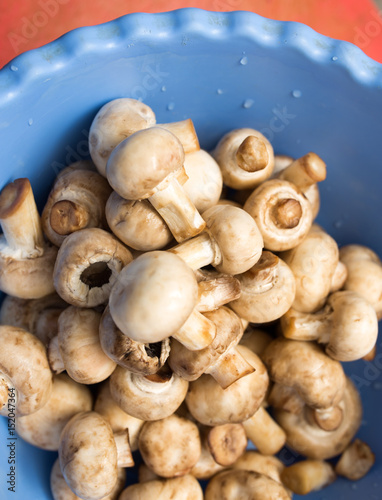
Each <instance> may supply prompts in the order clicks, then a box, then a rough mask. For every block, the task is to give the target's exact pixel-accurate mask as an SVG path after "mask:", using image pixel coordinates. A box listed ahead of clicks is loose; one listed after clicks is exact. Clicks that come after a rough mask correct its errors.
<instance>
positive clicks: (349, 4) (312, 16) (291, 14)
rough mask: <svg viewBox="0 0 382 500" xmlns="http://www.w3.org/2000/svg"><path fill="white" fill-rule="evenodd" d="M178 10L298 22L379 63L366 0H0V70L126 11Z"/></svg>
mask: <svg viewBox="0 0 382 500" xmlns="http://www.w3.org/2000/svg"><path fill="white" fill-rule="evenodd" d="M181 7H199V8H202V9H207V10H216V11H231V10H248V11H252V12H256V13H258V14H260V15H262V16H265V17H269V18H273V19H279V20H284V21H299V22H303V23H305V24H308V25H309V26H311V27H312V28H314V29H315V30H317V31H318V32H320V33H322V34H324V35H328V36H331V37H333V38H339V39H342V40H347V41H349V42H352V43H355V44H356V45H358V46H359V47H360V48H362V49H363V50H364V52H366V54H368V55H369V56H370V57H372V58H374V59H376V60H377V61H380V62H382V14H380V13H379V11H378V9H377V8H376V7H375V5H374V4H373V3H372V2H371V0H252V1H250V0H195V1H192V2H189V1H181V0H166V1H165V0H157V1H153V0H140V1H134V2H131V1H129V0H127V1H126V0H92V1H91V2H90V1H89V2H87V1H84V0H0V67H2V66H3V65H4V64H6V63H7V62H9V61H10V60H11V59H13V57H15V56H17V55H18V54H20V53H21V52H24V51H25V50H28V49H32V48H35V47H39V46H41V45H43V44H45V43H48V42H50V41H51V40H54V39H55V38H57V37H59V36H60V35H62V34H64V33H66V32H67V31H69V30H71V29H73V28H77V27H79V26H88V25H93V24H99V23H102V22H106V21H109V20H111V19H115V18H117V17H120V16H122V15H124V14H128V13H130V12H163V11H168V10H172V9H177V8H181Z"/></svg>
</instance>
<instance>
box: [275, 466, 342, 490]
mask: <svg viewBox="0 0 382 500" xmlns="http://www.w3.org/2000/svg"><path fill="white" fill-rule="evenodd" d="M336 477H337V476H336V474H335V472H334V470H333V467H332V466H331V465H330V464H329V463H327V462H324V461H323V460H302V461H301V462H297V463H296V464H293V465H290V466H289V467H285V469H284V470H283V471H282V473H281V480H282V482H283V484H284V485H285V486H286V487H287V488H289V489H290V490H292V491H293V493H296V494H297V495H307V494H308V493H311V492H312V491H318V490H322V489H323V488H325V487H326V486H328V485H329V484H331V483H332V482H333V481H335V479H336Z"/></svg>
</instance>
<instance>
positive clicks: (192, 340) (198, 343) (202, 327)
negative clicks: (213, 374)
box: [172, 309, 216, 351]
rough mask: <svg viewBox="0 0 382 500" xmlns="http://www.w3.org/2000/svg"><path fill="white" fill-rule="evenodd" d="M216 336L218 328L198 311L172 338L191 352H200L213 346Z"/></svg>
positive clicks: (194, 312)
mask: <svg viewBox="0 0 382 500" xmlns="http://www.w3.org/2000/svg"><path fill="white" fill-rule="evenodd" d="M215 335H216V326H215V325H214V323H213V322H212V321H210V320H209V319H208V318H206V317H205V316H203V314H201V313H200V312H198V311H197V310H196V309H194V310H193V311H192V313H191V314H190V316H189V317H188V319H187V320H186V322H185V323H184V324H183V325H182V326H181V327H180V329H179V330H178V331H177V332H176V333H175V334H173V335H172V336H173V337H174V338H175V339H176V340H178V342H180V343H181V344H183V345H184V346H185V347H187V349H190V350H191V351H199V350H200V349H204V348H205V347H207V346H208V345H210V344H211V342H212V341H213V339H214V338H215Z"/></svg>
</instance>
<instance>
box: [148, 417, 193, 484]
mask: <svg viewBox="0 0 382 500" xmlns="http://www.w3.org/2000/svg"><path fill="white" fill-rule="evenodd" d="M139 451H140V452H141V455H142V458H143V460H144V462H145V464H146V465H147V466H148V467H149V468H150V469H151V470H152V471H153V472H154V473H155V474H158V476H161V477H166V478H170V477H176V476H184V475H186V474H188V473H189V472H190V471H191V469H192V467H193V466H194V465H195V464H196V462H197V461H198V459H199V457H200V453H201V442H200V435H199V430H198V427H197V425H196V424H194V423H193V422H191V421H190V420H187V419H185V418H183V417H179V416H178V415H175V414H174V415H170V416H169V417H167V418H164V419H161V420H157V421H155V422H146V423H145V424H144V426H143V427H142V430H141V432H140V434H139Z"/></svg>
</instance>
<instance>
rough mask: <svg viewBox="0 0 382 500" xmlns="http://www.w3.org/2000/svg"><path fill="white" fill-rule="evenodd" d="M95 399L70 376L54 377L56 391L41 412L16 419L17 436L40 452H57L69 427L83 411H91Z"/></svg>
mask: <svg viewBox="0 0 382 500" xmlns="http://www.w3.org/2000/svg"><path fill="white" fill-rule="evenodd" d="M92 406H93V398H92V395H91V392H90V390H89V389H88V387H86V386H84V385H80V384H78V383H77V382H75V381H74V380H72V379H71V378H70V377H68V375H66V374H64V373H63V374H61V375H55V376H54V377H53V390H52V393H51V396H50V398H49V400H48V402H47V403H46V404H45V405H44V406H43V407H42V408H41V409H40V410H38V411H36V412H34V413H32V414H31V415H26V416H25V417H19V418H17V419H16V432H17V434H18V435H19V436H20V437H22V438H23V439H24V440H25V441H27V442H28V443H30V444H33V445H34V446H37V448H42V449H44V450H51V451H57V450H58V447H59V444H60V435H61V432H62V429H63V428H64V427H65V425H66V423H67V422H68V421H69V420H70V419H71V418H72V417H73V416H74V415H76V414H77V413H79V412H81V411H90V410H91V409H92Z"/></svg>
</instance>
